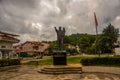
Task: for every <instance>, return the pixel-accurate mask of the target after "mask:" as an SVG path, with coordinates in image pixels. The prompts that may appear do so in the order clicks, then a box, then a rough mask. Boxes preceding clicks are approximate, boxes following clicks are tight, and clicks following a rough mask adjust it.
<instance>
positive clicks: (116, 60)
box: [80, 57, 120, 66]
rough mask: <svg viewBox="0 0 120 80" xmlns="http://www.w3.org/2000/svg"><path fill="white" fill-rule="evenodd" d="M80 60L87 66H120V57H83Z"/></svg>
mask: <svg viewBox="0 0 120 80" xmlns="http://www.w3.org/2000/svg"><path fill="white" fill-rule="evenodd" d="M80 62H81V63H82V65H86V66H96V65H105V66H120V57H88V58H82V59H81V61H80Z"/></svg>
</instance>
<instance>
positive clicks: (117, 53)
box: [115, 35, 120, 55]
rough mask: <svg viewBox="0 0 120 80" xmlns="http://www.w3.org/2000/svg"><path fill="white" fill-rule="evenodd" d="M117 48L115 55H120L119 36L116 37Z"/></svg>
mask: <svg viewBox="0 0 120 80" xmlns="http://www.w3.org/2000/svg"><path fill="white" fill-rule="evenodd" d="M116 44H117V45H118V47H116V48H115V55H120V35H119V36H118V40H117V43H116Z"/></svg>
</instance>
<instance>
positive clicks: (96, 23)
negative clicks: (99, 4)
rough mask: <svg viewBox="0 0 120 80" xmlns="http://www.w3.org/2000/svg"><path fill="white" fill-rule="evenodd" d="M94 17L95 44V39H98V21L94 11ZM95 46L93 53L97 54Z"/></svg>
mask: <svg viewBox="0 0 120 80" xmlns="http://www.w3.org/2000/svg"><path fill="white" fill-rule="evenodd" d="M94 19H95V28H96V41H95V42H96V43H95V44H97V41H98V30H97V27H98V21H97V17H96V14H95V12H94ZM97 50H98V49H97V46H96V49H95V53H96V54H97ZM99 56H100V54H99Z"/></svg>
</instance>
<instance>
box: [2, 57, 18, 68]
mask: <svg viewBox="0 0 120 80" xmlns="http://www.w3.org/2000/svg"><path fill="white" fill-rule="evenodd" d="M19 64H20V60H19V59H5V60H0V67H3V66H11V65H19Z"/></svg>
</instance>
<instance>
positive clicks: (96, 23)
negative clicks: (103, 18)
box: [94, 12, 98, 27]
mask: <svg viewBox="0 0 120 80" xmlns="http://www.w3.org/2000/svg"><path fill="white" fill-rule="evenodd" d="M94 19H95V26H96V27H97V26H98V20H97V17H96V14H95V12H94Z"/></svg>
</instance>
